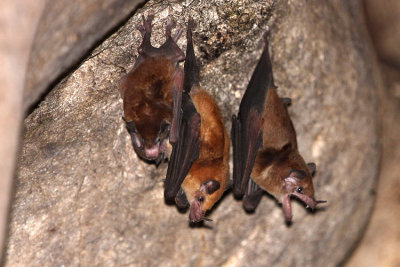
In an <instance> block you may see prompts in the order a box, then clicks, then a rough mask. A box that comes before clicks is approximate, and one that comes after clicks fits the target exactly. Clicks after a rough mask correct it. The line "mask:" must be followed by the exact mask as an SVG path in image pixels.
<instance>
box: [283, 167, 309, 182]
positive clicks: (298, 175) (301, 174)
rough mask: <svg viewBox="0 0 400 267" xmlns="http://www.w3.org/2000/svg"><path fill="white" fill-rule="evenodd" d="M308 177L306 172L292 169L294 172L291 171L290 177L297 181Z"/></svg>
mask: <svg viewBox="0 0 400 267" xmlns="http://www.w3.org/2000/svg"><path fill="white" fill-rule="evenodd" d="M306 175H307V174H306V172H305V171H303V170H295V169H292V170H290V172H289V175H288V177H292V178H297V179H299V180H301V179H303V178H304V177H306Z"/></svg>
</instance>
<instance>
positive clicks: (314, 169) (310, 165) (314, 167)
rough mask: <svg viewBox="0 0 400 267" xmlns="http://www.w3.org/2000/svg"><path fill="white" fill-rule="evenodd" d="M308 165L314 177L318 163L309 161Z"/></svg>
mask: <svg viewBox="0 0 400 267" xmlns="http://www.w3.org/2000/svg"><path fill="white" fill-rule="evenodd" d="M307 167H308V170H309V171H310V173H311V176H312V177H314V175H315V172H316V170H317V165H315V163H314V162H309V163H307Z"/></svg>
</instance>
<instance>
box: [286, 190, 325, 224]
mask: <svg viewBox="0 0 400 267" xmlns="http://www.w3.org/2000/svg"><path fill="white" fill-rule="evenodd" d="M291 196H294V197H296V198H297V199H300V200H301V201H302V202H304V204H306V208H310V209H311V210H314V209H315V208H316V206H317V205H318V204H319V203H326V202H327V201H325V200H315V199H314V198H313V197H309V196H307V195H304V194H299V193H297V192H296V193H292V194H286V195H284V196H283V200H282V207H283V212H284V213H285V219H286V221H287V222H291V221H292V216H293V215H292V204H291Z"/></svg>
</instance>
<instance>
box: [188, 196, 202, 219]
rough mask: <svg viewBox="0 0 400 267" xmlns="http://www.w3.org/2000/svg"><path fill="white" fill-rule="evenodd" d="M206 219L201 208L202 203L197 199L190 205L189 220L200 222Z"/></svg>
mask: <svg viewBox="0 0 400 267" xmlns="http://www.w3.org/2000/svg"><path fill="white" fill-rule="evenodd" d="M203 219H204V212H203V210H202V209H201V203H200V202H199V201H197V200H196V199H195V200H193V201H192V203H191V205H190V212H189V220H190V222H191V223H196V222H200V221H202V220H203Z"/></svg>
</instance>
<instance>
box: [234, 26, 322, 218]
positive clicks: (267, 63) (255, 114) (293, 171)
mask: <svg viewBox="0 0 400 267" xmlns="http://www.w3.org/2000/svg"><path fill="white" fill-rule="evenodd" d="M289 104H290V99H288V98H283V99H281V98H279V97H278V95H277V93H276V86H275V85H274V81H273V75H272V65H271V60H270V57H269V53H268V40H267V34H266V35H265V47H264V51H263V53H262V55H261V58H260V60H259V62H258V64H257V67H256V69H255V70H254V73H253V76H252V77H251V80H250V83H249V85H248V87H247V89H246V92H245V94H244V96H243V98H242V101H241V103H240V107H239V114H238V116H237V117H236V116H233V117H232V132H231V138H232V145H233V157H234V168H233V193H234V195H235V196H236V197H242V196H243V195H244V198H243V206H244V208H245V209H246V210H248V211H253V210H255V208H256V207H257V205H258V203H259V202H260V200H261V197H262V195H263V190H265V191H266V192H268V193H269V194H271V195H273V196H274V197H275V198H276V199H277V201H279V202H281V203H282V206H283V211H284V214H285V219H286V221H287V222H290V221H291V219H292V207H291V200H290V198H291V197H292V196H294V197H296V198H298V199H300V200H301V201H303V202H304V203H305V204H306V205H307V207H310V208H311V209H314V208H315V207H316V205H317V204H318V203H323V202H326V201H317V200H315V199H314V186H313V181H312V176H313V175H314V173H315V169H316V165H315V164H314V163H308V164H306V163H305V162H304V160H303V158H302V156H301V155H300V153H299V151H298V149H297V140H296V132H295V129H294V127H293V124H292V121H291V119H290V117H289V114H288V111H287V105H289Z"/></svg>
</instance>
